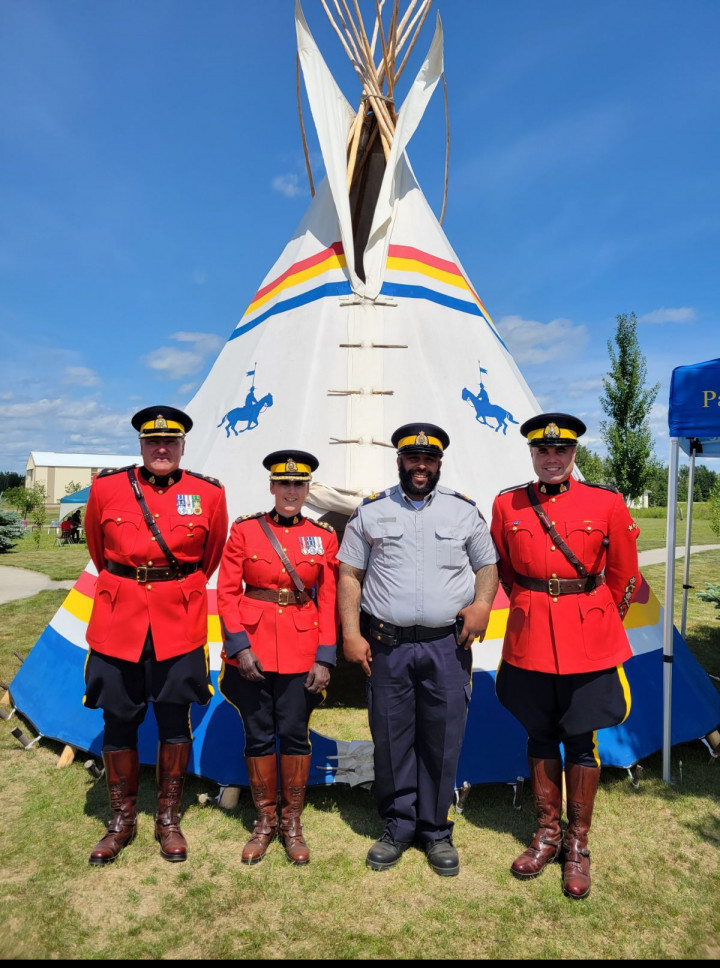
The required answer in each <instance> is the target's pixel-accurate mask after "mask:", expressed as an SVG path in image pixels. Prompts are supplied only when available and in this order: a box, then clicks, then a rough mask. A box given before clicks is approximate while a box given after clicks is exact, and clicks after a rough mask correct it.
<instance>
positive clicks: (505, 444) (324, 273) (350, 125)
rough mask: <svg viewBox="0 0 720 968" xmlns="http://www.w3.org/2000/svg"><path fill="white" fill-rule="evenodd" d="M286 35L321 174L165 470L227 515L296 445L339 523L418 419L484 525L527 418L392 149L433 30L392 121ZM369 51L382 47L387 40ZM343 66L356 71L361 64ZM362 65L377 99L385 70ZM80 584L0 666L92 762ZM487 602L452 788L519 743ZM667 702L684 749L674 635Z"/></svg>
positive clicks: (243, 780) (645, 644) (605, 755)
mask: <svg viewBox="0 0 720 968" xmlns="http://www.w3.org/2000/svg"><path fill="white" fill-rule="evenodd" d="M430 2H431V0H422V2H421V3H420V5H419V7H418V8H417V10H418V11H419V18H418V19H417V20H416V21H412V20H411V21H408V22H406V21H402V20H400V22H399V24H396V27H397V29H396V33H395V35H394V36H395V37H396V38H398V43H397V46H396V47H395V48H393V61H394V58H395V57H397V58H398V59H399V57H400V54H401V49H402V46H403V40H402V38H403V37H404V38H405V39H404V44H405V45H406V47H407V48H409V47H410V46H412V45H413V44H414V43H415V41H416V40H417V38H418V35H419V31H420V28H421V27H422V24H423V20H424V18H425V16H426V15H427V12H428V9H429V6H430ZM296 29H297V38H298V50H299V56H300V62H301V65H302V71H303V76H304V79H305V85H306V90H307V96H308V101H309V103H310V107H311V110H312V114H313V119H314V121H315V125H316V129H317V132H318V139H319V142H320V147H321V150H322V156H323V160H324V164H325V170H326V178H325V180H324V181H323V183H322V184H321V185H320V186H319V188H318V191H317V193H316V194H315V195H314V197H313V199H312V202H311V204H310V206H309V208H308V210H307V213H306V215H305V217H304V219H303V220H302V222H301V223H300V225H299V226H298V228H297V230H296V231H295V233H294V234H293V236H292V238H291V239H290V241H289V242H288V243H287V245H286V246H285V248H284V249H283V250H282V252H281V254H280V256H279V258H278V259H277V261H276V262H275V264H274V265H273V266H272V268H271V269H270V271H269V272H268V273H267V275H266V277H265V279H264V280H263V281H262V283H261V285H260V287H259V289H258V291H257V292H256V294H255V295H254V296H253V297H252V298H251V299H250V300H249V304H248V307H247V309H246V311H245V313H244V314H243V316H242V318H241V319H240V321H239V322H238V324H237V326H236V328H235V330H234V331H233V332H232V333H231V335H230V338H229V339H228V341H227V343H226V345H225V346H224V348H223V349H222V351H221V352H220V354H219V356H218V358H217V360H216V362H215V364H214V366H213V368H212V370H211V371H210V373H209V375H208V377H207V379H206V380H205V382H204V383H203V385H202V387H201V388H200V390H199V391H198V393H197V394H196V396H195V397H194V398H193V400H192V401H190V403H189V404H188V406H187V410H188V412H189V413H190V415H191V416H192V418H193V420H194V428H193V432H192V433H191V434H190V436H189V437H188V441H187V450H186V456H185V461H184V464H185V466H187V467H190V468H192V469H193V470H196V471H201V472H203V473H206V474H209V475H211V476H214V477H218V478H220V479H221V480H222V481H223V483H224V484H225V486H226V488H227V493H228V503H229V509H230V514H231V519H232V518H234V517H236V516H239V515H242V514H252V513H254V512H257V511H262V510H267V509H268V507H269V494H268V483H267V475H266V474H265V473H264V472H262V470H261V468H262V459H263V457H264V456H265V455H266V454H268V453H269V452H270V451H273V450H276V449H281V448H284V447H295V448H297V447H299V448H301V449H303V450H308V451H310V452H312V453H314V454H315V455H316V456H317V457H318V458H319V460H320V466H319V468H318V470H317V472H316V473H315V475H314V476H315V480H314V483H313V485H312V487H311V493H310V504H309V507H308V509H307V510H308V512H309V513H310V514H311V515H313V516H315V517H318V518H319V517H321V516H323V515H325V516H326V519H329V520H331V521H334V522H338V521H339V522H343V521H344V520H346V518H347V516H348V515H349V514H350V513H351V512H352V510H353V508H354V507H355V506H356V505H357V504H358V503H359V502H360V501H361V500H362V499H363V498H364V497H366V496H367V495H369V494H370V493H372V492H375V491H378V490H382V489H383V488H385V487H388V486H390V485H392V484H393V483H395V482H396V481H397V467H396V455H395V451H394V449H393V448H392V447H391V445H390V443H389V441H390V437H391V434H392V432H393V430H395V428H396V427H398V426H400V425H401V424H403V423H406V422H409V421H418V420H420V421H422V420H427V421H428V422H432V423H435V424H439V425H440V426H442V427H443V428H444V429H445V430H446V431H447V432H448V433H449V435H450V446H449V448H448V449H447V451H446V454H445V456H444V460H443V469H442V483H443V484H444V485H446V486H449V487H452V488H453V489H455V490H457V491H459V492H461V493H463V494H466V495H469V496H470V497H471V498H472V499H474V500H475V501H476V502H477V504H478V506H479V508H480V510H481V511H482V512H483V513H484V514H485V516H486V517H488V516H489V514H490V509H491V505H492V500H493V498H494V496H495V495H496V494H497V493H498V492H499V491H500V490H502V489H504V488H506V487H510V486H513V485H517V484H520V483H523V482H526V481H527V480H528V479H529V478H530V477H531V476H532V473H531V467H530V460H529V457H528V452H527V444H526V442H525V440H524V438H523V437H522V436H521V434H520V433H519V425H520V424H521V423H522V422H523V421H524V420H526V419H527V418H528V417H530V416H532V415H533V414H536V413H539V412H541V409H542V408H541V407H540V406H539V405H538V403H537V401H536V400H535V398H534V396H533V394H532V392H531V390H530V389H529V387H528V386H527V384H526V383H525V380H524V379H523V377H522V375H521V373H520V372H519V370H518V368H517V366H516V364H515V362H514V360H513V358H512V356H511V354H510V353H509V352H508V349H507V347H506V346H505V344H504V343H503V340H502V338H501V336H500V334H499V333H498V331H497V329H496V327H495V325H494V324H493V322H492V319H491V318H490V315H489V314H488V312H487V311H486V309H485V307H484V306H483V304H482V302H481V301H480V299H479V298H478V296H477V294H476V291H475V289H474V287H473V285H472V284H471V282H470V280H469V279H468V277H467V275H466V273H465V272H464V270H463V268H462V265H461V264H460V261H459V259H458V257H457V255H456V254H455V252H454V251H453V249H452V247H451V245H450V243H449V242H448V239H447V238H446V236H445V234H444V232H443V230H442V228H441V226H440V224H439V222H438V220H437V219H436V217H435V215H434V214H433V213H432V211H431V210H430V208H429V206H428V204H427V202H426V200H425V198H424V196H423V193H422V191H421V189H420V186H419V185H418V183H417V182H416V180H415V177H414V175H413V171H412V168H411V167H410V162H409V160H408V156H407V154H406V149H407V147H408V144H409V142H410V139H411V137H412V135H413V133H414V131H415V130H416V128H417V125H418V124H419V122H420V119H421V118H422V115H423V112H424V110H425V107H426V105H427V103H428V101H429V99H430V97H431V96H432V93H433V91H434V90H435V87H436V85H437V84H438V81H439V79H440V77H441V73H442V70H443V54H442V28H441V23H440V19H439V17H438V18H437V21H436V26H435V31H434V36H433V39H432V43H431V45H430V48H429V51H428V53H427V56H426V58H425V61H424V63H423V64H422V67H421V68H420V71H419V73H418V74H417V76H416V78H415V80H414V82H413V83H412V85H410V87H409V91H408V93H407V94H406V96H405V99H404V102H403V104H402V108H401V109H400V110H399V112H398V113H397V115H395V112H394V108H393V105H392V102H388V101H386V100H383V98H380V97H379V96H377V95H378V91H379V89H380V88H379V81H378V72H377V71H375V70H374V68H372V63H371V61H369V59H368V61H367V62H366V63H365V68H366V69H365V72H364V95H365V96H364V97H363V100H362V106H361V109H360V111H358V112H356V111H355V110H354V109H353V108H352V107H351V106H350V104H349V103H348V102H347V101H346V99H345V98H344V96H343V95H342V93H341V92H340V90H339V88H338V86H337V84H336V83H335V81H334V79H333V77H332V76H331V74H330V71H329V70H328V68H327V66H326V64H325V62H324V60H323V58H322V56H321V54H320V52H319V50H318V49H317V47H316V45H315V42H314V40H313V38H312V36H311V34H310V31H309V29H308V27H307V24H306V22H305V19H304V16H303V13H302V11H301V9H300V6H299V3H298V5H297V7H296ZM350 36H352V32H351V33H350ZM359 36H361V35H359ZM381 39H382V40H383V41H384V46H385V49H386V50H387V49H388V47H390V46H391V45H390V44H389V38H388V36H385V35H384V37H383V38H381ZM346 43H347V45H348V47H349V49H350V52H351V54H353V56H355V54H354V53H353V45H352V44H351V43H350V40H347V39H346ZM355 53H357V52H355ZM355 59H356V60H357V61H362V56H361V54H359V53H357V56H356V57H355ZM368 63H369V64H370V70H368V69H367V67H368ZM382 72H384V73H385V79H386V80H387V78H388V75H389V76H390V79H391V82H392V89H393V90H395V88H394V81H395V80H397V75H399V72H398V71H395V68H394V63H389V64H387V63H386V64H385V66H384V67H383V71H382ZM382 72H380V73H382ZM356 135H357V137H356ZM365 145H368V148H367V151H365V148H364V146H365ZM348 155H349V156H350V165H348ZM353 179H354V180H353ZM349 186H350V190H348V189H349ZM359 199H362V202H359V201H358V200H359ZM95 578H96V575H95V571H94V569H93V566H92V565H91V564H90V565H88V567H87V568H86V570H85V571H84V572H83V574H82V575H81V576H80V578H79V579H78V581H77V583H76V585H75V587H74V588H73V589H72V590H71V591H70V593H69V594H68V596H67V599H66V600H65V602H64V603H63V605H62V607H61V608H60V609H59V610H58V612H57V614H56V615H55V616H54V618H53V619H52V621H51V622H50V625H49V626H48V628H47V629H46V630H45V631H44V633H43V634H42V636H41V637H40V639H39V640H38V642H37V644H36V645H35V647H34V648H33V649H32V651H31V653H30V654H29V656H28V657H27V658H26V660H25V662H24V663H23V665H22V666H21V667H20V669H19V671H18V673H17V675H16V676H15V678H14V679H13V682H12V684H11V695H12V700H13V702H14V703H15V705H16V707H17V709H18V711H20V712H21V713H22V715H23V716H24V717H26V718H27V720H29V721H30V722H31V723H32V724H33V726H34V727H35V729H36V730H37V731H38V732H39V733H40V734H42V735H44V736H47V737H49V738H53V739H56V740H59V741H61V742H64V743H66V744H69V745H72V746H74V747H77V748H79V749H82V750H86V751H89V752H91V753H94V754H99V752H100V746H101V741H102V728H103V727H102V716H101V713H100V712H99V711H97V710H95V711H92V710H87V709H85V708H84V707H83V704H82V696H83V691H84V685H83V666H84V661H85V656H86V649H87V646H86V643H85V629H86V626H87V622H88V618H89V615H90V611H91V608H92V601H93V591H94V585H95ZM214 588H215V580H214V579H213V580H211V583H210V611H211V616H210V619H209V627H208V640H209V653H210V667H211V675H212V678H213V684H214V685H215V696H214V698H213V700H212V701H211V703H210V704H209V705H208V706H206V707H197V706H195V707H193V713H192V716H193V731H194V736H195V743H194V747H193V754H192V759H191V762H190V770H191V771H192V772H194V773H195V774H197V775H199V776H203V777H206V778H208V779H211V780H214V781H216V782H217V783H218V784H220V785H221V786H244V785H247V774H246V772H245V766H244V761H243V745H244V737H243V733H242V726H241V722H240V718H239V716H238V715H237V713H236V711H235V710H234V709H233V708H232V707H230V706H229V704H228V703H226V702H225V701H224V700H223V699H222V697H221V696H220V693H219V691H218V689H217V677H218V673H219V670H220V665H221V662H220V649H221V635H220V626H219V621H218V618H217V605H216V596H215V591H214ZM507 605H508V602H507V599H506V597H505V595H504V593H503V592H502V591H500V592H499V593H498V597H497V600H496V602H495V606H494V609H493V613H492V617H491V622H490V626H489V629H488V634H487V637H486V640H485V641H484V642H483V643H481V644H477V643H476V645H475V647H474V649H473V696H472V701H471V703H470V710H469V717H468V723H467V731H466V738H465V743H464V746H463V751H462V755H461V759H460V764H459V768H458V775H457V778H456V780H457V786H458V788H460V787H461V786H462V784H463V783H470V784H478V783H485V782H507V783H512V782H514V781H516V779H517V778H518V777H524V776H526V775H527V760H526V754H525V744H526V735H525V734H524V732H523V730H522V728H521V727H520V726H519V724H518V723H517V722H516V720H515V719H514V718H513V717H511V716H510V715H509V714H508V713H507V712H506V711H505V710H504V709H503V708H502V707H501V706H500V704H499V703H498V701H497V699H496V697H495V692H494V676H495V670H496V668H497V665H498V661H499V658H500V651H501V646H502V638H503V633H504V628H505V623H506V619H507ZM626 627H627V629H628V634H629V638H630V643H631V646H632V649H633V652H634V656H633V658H632V659H631V660H630V661H629V662H628V663H627V665H626V672H627V676H628V680H629V682H630V685H631V689H632V697H633V703H632V711H631V714H630V716H629V717H628V719H627V720H626V721H625V723H623V724H622V725H621V726H618V727H615V728H613V729H609V730H603V731H601V732H600V734H599V736H598V739H599V752H600V756H601V759H602V762H603V764H604V765H605V766H614V767H622V768H630V767H632V766H633V765H634V764H636V763H637V762H638V760H640V759H641V758H642V757H645V756H647V755H649V754H651V753H653V752H655V751H657V750H659V749H660V748H661V746H662V741H663V734H662V731H663V709H662V703H663V689H662V679H663V668H662V667H663V661H662V646H663V640H662V629H663V614H662V608H661V606H660V604H659V602H658V600H657V599H656V598H655V596H654V595H653V593H652V591H651V590H650V588H649V587H648V585H647V584H646V583H645V582H643V583H642V585H641V588H640V591H639V594H638V596H637V598H636V600H635V602H634V603H633V605H632V606H631V608H630V611H629V614H628V616H627V619H626ZM358 675H361V673H360V671H359V670H358ZM330 688H331V690H332V684H331V687H330ZM673 701H674V710H673V719H672V727H673V735H672V742H673V743H674V744H675V743H680V742H686V741H690V740H694V739H696V738H701V737H704V736H705V735H706V734H708V733H710V732H711V731H712V730H714V729H715V728H716V726H717V724H718V721H720V696H719V694H718V692H717V690H716V689H715V688H714V686H713V684H712V682H711V681H710V680H709V677H708V676H707V674H706V673H705V671H704V670H703V669H702V668H701V666H700V665H699V664H698V663H697V661H696V660H695V659H694V658H693V656H692V654H691V653H690V651H689V649H688V648H687V646H686V645H685V643H684V642H683V640H682V639H681V638H680V636H679V635H677V634H676V642H675V665H674V691H673ZM312 744H313V759H312V770H311V776H310V783H311V784H316V785H317V784H329V783H333V782H347V783H351V784H354V783H360V782H367V781H368V780H369V779H371V775H370V776H368V764H369V763H371V758H369V757H368V755H367V754H368V752H369V750H368V748H369V747H370V744H369V743H366V742H363V741H354V742H345V741H337V740H335V739H333V738H332V737H328V736H323V735H320V734H318V733H317V732H313V733H312ZM140 755H141V761H142V762H144V763H148V764H152V763H154V762H155V756H156V730H155V724H154V719H153V717H152V716H148V718H147V720H146V723H145V724H144V726H143V728H142V730H141V743H140ZM356 767H357V768H356Z"/></svg>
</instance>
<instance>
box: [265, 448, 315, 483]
mask: <svg viewBox="0 0 720 968" xmlns="http://www.w3.org/2000/svg"><path fill="white" fill-rule="evenodd" d="M319 463H320V461H319V460H318V459H317V457H314V456H313V455H312V454H308V452H307V451H305V450H274V451H273V452H272V454H268V455H267V457H266V458H265V460H264V461H263V467H266V468H267V469H268V470H269V471H270V480H271V481H302V482H305V483H309V482H310V481H311V480H312V478H311V474H312V472H313V471H314V470H315V469H316V468H317V466H318V464H319Z"/></svg>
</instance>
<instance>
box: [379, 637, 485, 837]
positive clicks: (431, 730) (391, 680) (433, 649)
mask: <svg viewBox="0 0 720 968" xmlns="http://www.w3.org/2000/svg"><path fill="white" fill-rule="evenodd" d="M371 649H372V665H371V672H372V674H371V675H370V677H369V679H368V712H369V718H370V731H371V733H372V738H373V743H374V746H375V783H374V792H375V799H376V801H377V807H378V812H379V813H380V816H381V817H382V818H383V820H384V821H385V829H386V831H387V833H389V834H390V836H391V837H392V838H393V839H394V840H397V841H401V842H405V843H408V842H411V841H415V840H417V841H418V842H420V843H422V844H425V843H430V842H431V841H436V840H442V839H443V838H445V837H448V836H450V835H451V834H452V829H453V823H452V821H451V820H450V819H449V816H448V814H449V811H450V805H451V804H452V803H453V801H454V797H455V780H456V771H457V764H458V760H459V758H460V749H461V746H462V741H463V736H464V734H465V722H466V719H467V707H468V703H469V701H470V690H471V682H472V653H471V652H470V651H466V650H465V649H462V648H460V647H459V646H458V645H457V642H456V641H455V636H454V635H446V636H445V637H444V638H442V639H435V640H434V641H432V642H404V643H401V644H400V645H396V646H385V645H382V644H381V643H379V642H375V641H371Z"/></svg>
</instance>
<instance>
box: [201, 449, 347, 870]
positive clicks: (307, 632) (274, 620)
mask: <svg viewBox="0 0 720 968" xmlns="http://www.w3.org/2000/svg"><path fill="white" fill-rule="evenodd" d="M263 464H264V466H265V467H266V468H267V469H268V470H270V493H271V494H272V495H273V496H274V498H275V507H274V509H273V510H272V511H270V512H269V513H268V514H265V513H259V514H255V515H248V516H246V517H242V518H238V519H237V520H236V521H235V523H234V524H233V525H232V528H231V530H230V537H229V539H228V542H227V545H226V547H225V551H224V552H223V557H222V562H221V564H220V572H219V575H218V586H217V597H218V612H219V615H220V622H221V627H222V633H223V669H222V673H221V676H220V691H221V692H222V694H223V696H225V698H226V699H227V700H228V701H229V702H231V703H232V704H233V705H234V706H235V707H236V708H237V709H238V711H239V712H240V715H241V717H242V721H243V727H244V731H245V751H244V752H245V763H246V765H247V771H248V777H249V780H250V789H251V791H252V795H253V800H254V803H255V806H256V809H257V812H258V818H257V820H256V822H255V827H254V831H253V836H252V837H251V839H250V840H249V841H248V843H247V844H246V845H245V847H244V849H243V853H242V862H243V863H245V864H252V863H257V862H258V861H260V860H262V858H263V857H264V856H265V853H266V851H267V848H268V845H269V844H270V842H271V841H272V840H273V838H274V837H275V836H276V835H278V815H277V788H278V773H277V757H276V744H277V745H279V749H280V786H281V794H282V803H281V808H280V830H279V836H280V838H281V839H282V841H283V844H284V846H285V851H286V854H287V857H288V859H289V860H290V861H291V862H292V863H294V864H306V863H308V861H309V859H310V855H309V851H308V849H307V845H306V844H305V841H304V839H303V835H302V824H301V823H300V816H301V814H302V810H303V806H304V800H305V789H306V787H307V780H308V775H309V770H310V755H311V747H310V741H309V722H310V716H311V714H312V712H313V710H314V709H315V708H316V707H317V706H318V705H319V703H321V702H322V700H323V698H324V690H325V689H326V688H327V685H328V683H329V681H330V669H331V667H332V666H334V665H335V661H336V652H337V641H336V640H337V611H336V583H337V567H338V566H337V551H338V541H337V537H336V535H335V532H334V530H333V529H332V528H331V527H330V525H326V524H322V523H320V522H316V521H311V520H309V519H308V518H305V517H303V515H302V514H301V509H302V506H303V503H304V501H305V498H306V497H307V494H308V490H309V486H310V480H311V476H310V475H311V472H312V471H314V470H315V468H316V467H317V466H318V461H317V459H316V458H315V457H313V455H312V454H308V453H306V452H305V451H298V450H292V451H276V452H274V453H272V454H269V455H268V456H267V457H266V458H265V460H264V461H263ZM264 529H267V530H264ZM267 532H269V534H268V533H267ZM276 543H277V546H276ZM278 546H279V547H278ZM293 573H294V574H293ZM298 585H300V586H301V587H300V588H299V587H298Z"/></svg>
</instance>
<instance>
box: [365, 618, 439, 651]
mask: <svg viewBox="0 0 720 968" xmlns="http://www.w3.org/2000/svg"><path fill="white" fill-rule="evenodd" d="M360 631H361V632H362V633H363V635H364V636H365V638H370V639H374V640H375V641H376V642H382V644H383V645H399V644H400V643H401V642H432V641H434V640H435V639H442V638H444V637H445V636H446V635H451V634H453V633H454V632H455V625H454V624H453V625H443V626H441V627H440V628H433V627H431V626H429V625H393V624H392V623H391V622H383V621H382V620H381V619H379V618H375V616H374V615H369V614H368V613H367V612H361V613H360Z"/></svg>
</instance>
